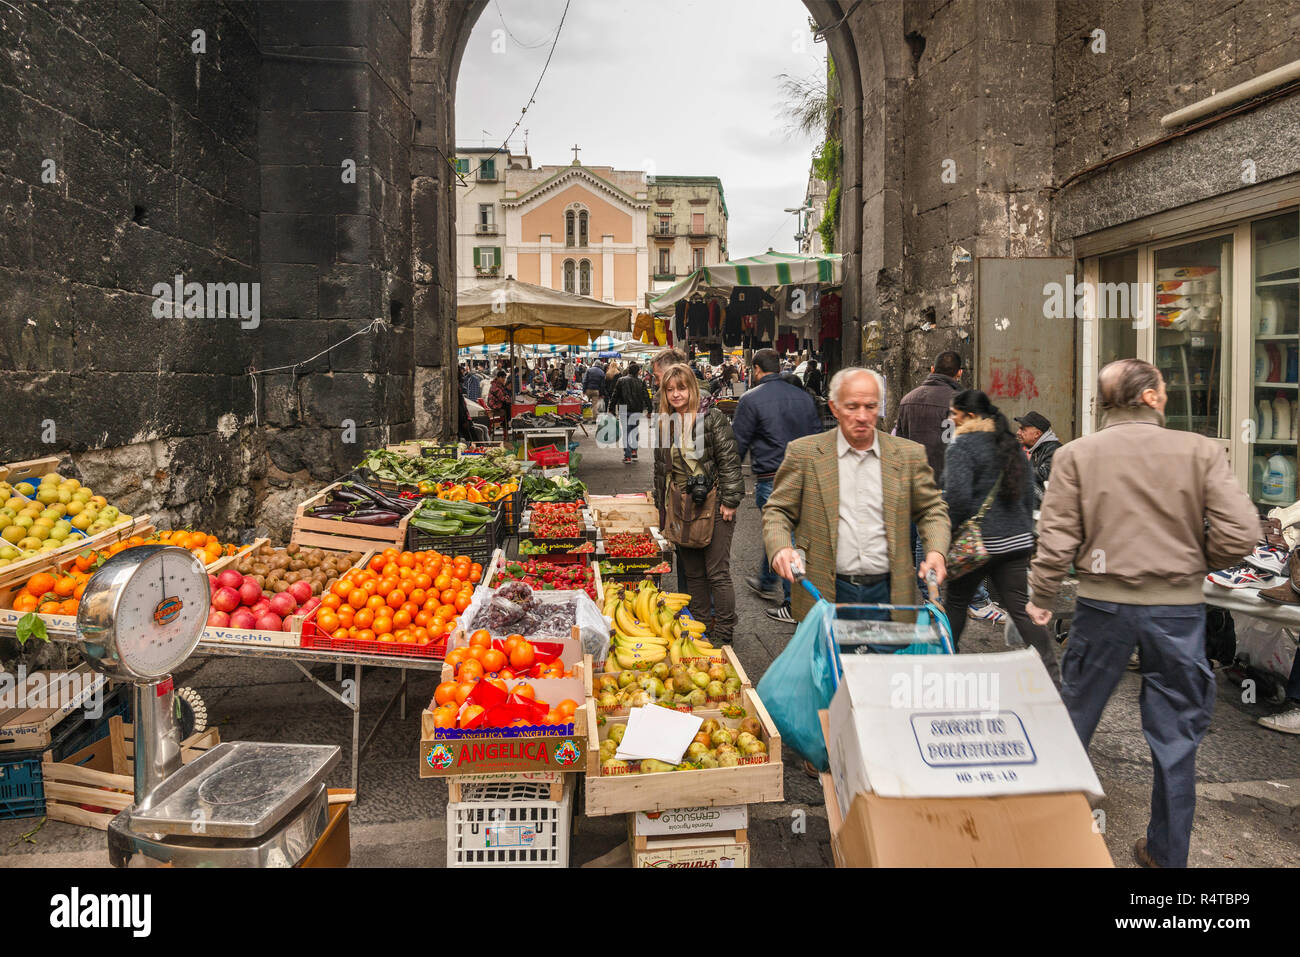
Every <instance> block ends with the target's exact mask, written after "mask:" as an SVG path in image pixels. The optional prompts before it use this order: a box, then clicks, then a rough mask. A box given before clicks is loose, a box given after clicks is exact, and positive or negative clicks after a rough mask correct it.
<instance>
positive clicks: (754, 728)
mask: <svg viewBox="0 0 1300 957" xmlns="http://www.w3.org/2000/svg"><path fill="white" fill-rule="evenodd" d="M737 730H740V731H748V732H749V733H750V734H752V735H753V736H754V737H756V738H757V737H760V736H762V734H763V722H761V721H759V720H758V719H757V718H755V717H753V716H750V717H748V718H745V719H744V720H743V721H741V722H740V727H739V728H738V729H737Z"/></svg>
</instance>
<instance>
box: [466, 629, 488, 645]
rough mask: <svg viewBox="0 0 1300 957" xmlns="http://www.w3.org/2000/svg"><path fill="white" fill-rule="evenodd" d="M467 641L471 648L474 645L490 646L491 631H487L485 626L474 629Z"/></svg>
mask: <svg viewBox="0 0 1300 957" xmlns="http://www.w3.org/2000/svg"><path fill="white" fill-rule="evenodd" d="M469 643H470V647H471V648H474V647H477V648H491V647H492V633H491V632H489V631H488V630H487V629H486V628H479V629H478V630H477V631H475V632H474V633H473V634H472V635H470V636H469Z"/></svg>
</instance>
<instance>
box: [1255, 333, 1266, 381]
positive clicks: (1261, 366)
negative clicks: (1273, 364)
mask: <svg viewBox="0 0 1300 957" xmlns="http://www.w3.org/2000/svg"><path fill="white" fill-rule="evenodd" d="M1267 376H1268V353H1267V352H1266V351H1264V343H1262V342H1257V343H1255V381H1256V382H1263V381H1264V379H1265V378H1266V377H1267Z"/></svg>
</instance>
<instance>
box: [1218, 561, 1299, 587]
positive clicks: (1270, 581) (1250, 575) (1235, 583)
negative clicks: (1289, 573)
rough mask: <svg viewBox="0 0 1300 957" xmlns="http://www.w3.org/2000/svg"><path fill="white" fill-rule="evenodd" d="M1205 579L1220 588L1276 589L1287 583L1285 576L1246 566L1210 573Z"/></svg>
mask: <svg viewBox="0 0 1300 957" xmlns="http://www.w3.org/2000/svg"><path fill="white" fill-rule="evenodd" d="M1205 579H1206V581H1208V582H1210V583H1211V584H1214V585H1218V586H1219V587H1220V588H1275V587H1276V586H1278V585H1281V584H1284V583H1286V582H1287V578H1286V577H1285V576H1284V575H1281V574H1272V573H1270V572H1264V571H1260V570H1259V569H1258V568H1256V567H1253V566H1251V565H1245V564H1242V565H1236V566H1234V567H1232V568H1225V569H1223V570H1222V571H1217V572H1210V574H1208V575H1206V576H1205Z"/></svg>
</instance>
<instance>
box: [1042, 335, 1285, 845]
mask: <svg viewBox="0 0 1300 957" xmlns="http://www.w3.org/2000/svg"><path fill="white" fill-rule="evenodd" d="M1097 391H1098V393H1099V395H1100V398H1101V407H1102V410H1103V411H1102V427H1101V429H1100V430H1099V431H1098V432H1095V433H1093V434H1092V435H1088V436H1084V437H1083V438H1080V439H1075V440H1074V441H1073V442H1070V443H1068V444H1066V445H1064V446H1062V447H1061V448H1060V449H1059V450H1058V451H1057V453H1056V455H1055V457H1054V458H1053V460H1052V481H1051V482H1050V483H1048V486H1047V494H1046V496H1045V497H1044V498H1043V505H1042V512H1041V517H1040V518H1039V521H1038V552H1037V555H1036V556H1035V558H1034V561H1033V564H1032V566H1031V567H1030V573H1029V587H1030V590H1031V591H1032V592H1033V600H1032V601H1031V602H1030V603H1029V604H1028V605H1027V606H1026V610H1027V611H1028V612H1029V616H1030V618H1032V619H1033V620H1034V621H1036V622H1037V623H1038V624H1040V625H1046V624H1047V622H1048V621H1049V620H1050V619H1051V617H1052V615H1051V612H1050V611H1047V610H1046V609H1049V608H1051V607H1052V606H1053V604H1054V603H1055V601H1056V595H1057V592H1058V591H1059V590H1060V586H1061V579H1062V578H1064V577H1065V574H1066V572H1067V571H1068V570H1069V568H1070V566H1071V565H1073V566H1074V569H1075V572H1076V574H1077V575H1078V578H1079V599H1078V605H1077V608H1076V610H1075V617H1074V622H1073V624H1072V625H1071V627H1070V641H1069V645H1068V646H1067V648H1066V652H1065V657H1064V659H1063V660H1062V661H1061V698H1062V699H1063V700H1064V701H1065V706H1066V708H1067V709H1069V712H1070V718H1071V720H1073V722H1074V727H1075V730H1076V731H1078V733H1079V738H1080V739H1081V740H1082V741H1083V746H1084V747H1085V748H1086V747H1087V746H1088V743H1089V741H1090V740H1091V739H1092V734H1093V731H1095V730H1096V727H1097V722H1098V721H1099V720H1100V718H1101V713H1102V710H1103V709H1104V708H1105V707H1106V702H1107V700H1108V699H1109V698H1110V695H1111V692H1112V691H1114V690H1115V685H1116V684H1118V683H1119V679H1120V676H1121V675H1123V674H1124V672H1125V670H1126V668H1127V666H1128V660H1129V655H1130V654H1131V653H1132V651H1133V646H1134V645H1135V644H1136V645H1137V648H1138V653H1139V656H1140V658H1141V662H1142V664H1141V671H1142V691H1141V695H1140V698H1139V701H1140V705H1141V709H1142V733H1143V734H1144V735H1145V736H1146V739H1147V744H1148V745H1149V746H1150V748H1151V761H1152V764H1153V765H1154V784H1153V787H1152V790H1151V821H1150V823H1149V824H1148V825H1147V836H1146V837H1144V838H1141V839H1139V840H1138V842H1137V845H1136V846H1135V847H1134V854H1135V856H1136V857H1137V860H1138V863H1140V864H1142V865H1143V866H1145V867H1186V866H1187V849H1188V844H1189V843H1190V841H1191V835H1192V816H1193V812H1194V810H1195V807H1196V748H1197V746H1198V745H1199V744H1200V741H1201V738H1202V737H1204V735H1205V732H1206V730H1207V729H1208V728H1209V725H1210V714H1211V712H1212V710H1213V707H1214V673H1213V672H1212V671H1211V670H1210V667H1209V664H1208V662H1207V661H1206V657H1205V604H1204V599H1203V597H1202V595H1201V582H1202V581H1203V580H1204V579H1205V574H1206V571H1207V570H1208V569H1211V568H1226V567H1228V566H1230V565H1235V564H1237V563H1238V562H1239V561H1241V559H1242V558H1243V557H1245V556H1246V555H1248V554H1249V553H1250V552H1251V550H1252V549H1253V548H1254V546H1255V542H1256V540H1257V539H1258V537H1259V515H1258V513H1257V512H1256V511H1255V507H1254V506H1253V505H1252V504H1251V501H1250V499H1249V498H1248V497H1247V496H1246V494H1245V493H1244V492H1243V491H1242V490H1241V489H1240V488H1239V487H1238V485H1237V482H1236V480H1235V479H1234V478H1233V476H1232V472H1231V471H1230V470H1229V468H1228V461H1227V458H1226V457H1225V455H1224V452H1223V449H1222V447H1221V446H1219V445H1218V444H1217V443H1215V442H1214V441H1212V440H1210V439H1208V438H1206V437H1204V436H1201V435H1194V434H1192V433H1189V432H1179V431H1175V430H1173V429H1166V428H1165V427H1164V424H1165V418H1164V409H1165V402H1166V400H1167V399H1168V395H1167V393H1166V392H1165V383H1164V379H1163V378H1162V377H1161V375H1160V371H1159V370H1158V369H1157V368H1156V367H1155V366H1153V365H1151V363H1149V362H1143V361H1141V360H1140V359H1120V360H1119V361H1117V362H1112V363H1110V364H1109V365H1107V366H1105V367H1104V368H1103V369H1102V370H1101V374H1100V375H1099V376H1098V379H1097ZM1207 523H1208V528H1207Z"/></svg>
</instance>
